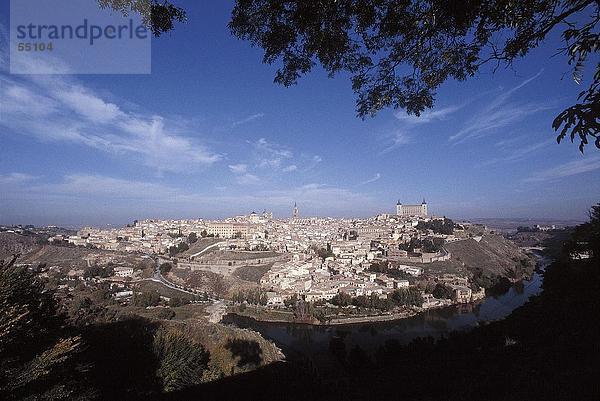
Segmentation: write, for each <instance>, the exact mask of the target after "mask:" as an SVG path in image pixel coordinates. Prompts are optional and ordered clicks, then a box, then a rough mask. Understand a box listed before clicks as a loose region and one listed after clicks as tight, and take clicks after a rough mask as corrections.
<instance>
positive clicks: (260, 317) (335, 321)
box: [227, 309, 423, 326]
mask: <svg viewBox="0 0 600 401" xmlns="http://www.w3.org/2000/svg"><path fill="white" fill-rule="evenodd" d="M263 312H265V313H263V314H257V313H254V311H252V312H250V310H249V309H246V310H245V311H239V310H229V311H228V312H227V315H235V316H240V317H244V318H249V319H252V320H255V321H256V322H262V323H287V324H300V325H309V326H338V325H350V324H362V323H375V322H389V321H395V320H400V319H406V318H409V317H413V316H416V315H417V314H419V313H421V312H423V310H421V311H416V310H406V311H402V312H396V313H389V314H381V315H367V316H349V317H339V318H332V319H327V320H325V321H319V320H317V319H311V320H301V321H299V320H296V319H294V317H293V314H292V313H291V312H288V313H289V315H291V317H290V318H288V319H286V318H277V317H275V315H273V316H272V317H269V316H268V313H269V312H267V311H263ZM280 316H281V314H280Z"/></svg>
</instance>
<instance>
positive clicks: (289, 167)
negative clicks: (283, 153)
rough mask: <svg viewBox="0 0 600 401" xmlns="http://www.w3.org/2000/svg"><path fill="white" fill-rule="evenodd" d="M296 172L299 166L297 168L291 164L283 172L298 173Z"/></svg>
mask: <svg viewBox="0 0 600 401" xmlns="http://www.w3.org/2000/svg"><path fill="white" fill-rule="evenodd" d="M296 170H298V166H296V165H295V164H290V165H289V166H287V167H284V168H283V170H282V171H283V172H284V173H289V172H292V171H296Z"/></svg>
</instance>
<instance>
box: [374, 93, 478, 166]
mask: <svg viewBox="0 0 600 401" xmlns="http://www.w3.org/2000/svg"><path fill="white" fill-rule="evenodd" d="M466 104H467V103H462V104H456V105H450V106H446V107H440V108H439V109H431V110H425V111H424V112H423V113H421V115H420V116H419V117H417V116H415V115H411V114H407V113H406V112H404V111H399V112H397V113H395V114H394V116H395V117H396V119H397V120H398V122H397V123H396V125H398V124H399V126H398V127H396V128H394V129H393V130H392V131H391V133H390V134H388V135H385V137H384V141H383V142H384V145H385V148H384V149H383V150H382V151H381V152H379V155H384V154H386V153H389V152H391V151H393V150H396V149H398V148H399V147H401V146H404V145H407V144H410V143H412V142H413V136H412V134H413V131H415V129H417V127H418V126H420V125H425V124H429V123H433V122H438V121H444V120H447V119H449V118H450V117H451V116H452V115H453V114H454V113H456V112H457V111H459V110H461V109H462V108H463V107H465V105H466Z"/></svg>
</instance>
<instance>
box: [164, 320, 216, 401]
mask: <svg viewBox="0 0 600 401" xmlns="http://www.w3.org/2000/svg"><path fill="white" fill-rule="evenodd" d="M153 349H154V354H155V355H156V357H157V358H158V360H159V367H158V370H157V372H156V375H157V376H158V377H159V378H160V379H161V381H162V384H163V389H164V391H165V392H172V391H176V390H180V389H182V388H185V387H188V386H191V385H196V384H200V383H201V381H202V373H203V372H204V370H205V369H206V367H207V365H208V359H209V353H208V352H207V351H206V350H205V349H204V348H203V347H202V346H201V345H197V344H193V343H192V342H190V340H189V339H188V338H187V337H186V336H185V335H184V334H183V333H182V332H181V331H180V330H176V329H165V328H160V329H159V330H158V331H157V332H156V334H155V336H154V344H153Z"/></svg>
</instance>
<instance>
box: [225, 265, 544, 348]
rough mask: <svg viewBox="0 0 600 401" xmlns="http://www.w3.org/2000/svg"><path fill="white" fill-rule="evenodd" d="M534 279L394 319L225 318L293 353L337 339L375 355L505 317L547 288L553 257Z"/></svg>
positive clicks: (538, 270) (326, 345)
mask: <svg viewBox="0 0 600 401" xmlns="http://www.w3.org/2000/svg"><path fill="white" fill-rule="evenodd" d="M539 259H540V260H539V263H538V269H537V270H536V272H535V273H534V274H533V276H532V278H531V280H523V281H522V282H520V283H517V284H515V285H514V286H513V287H511V288H510V289H509V290H508V291H507V292H506V293H505V294H502V295H499V296H494V297H487V298H485V299H484V300H482V301H480V302H479V303H477V304H473V305H471V304H469V305H459V306H457V305H455V306H450V307H446V308H442V309H434V310H429V311H426V312H423V313H421V314H419V315H417V316H414V317H410V318H406V319H401V320H395V321H391V322H371V323H360V324H352V325H333V326H312V325H305V324H293V323H269V322H258V321H255V320H254V319H250V318H246V317H241V316H237V315H232V314H229V315H226V316H225V317H224V318H223V323H230V324H235V325H236V326H238V327H243V328H249V329H252V330H255V331H258V332H259V333H261V334H262V335H263V337H265V338H267V339H269V340H271V341H273V342H274V343H275V344H277V346H278V347H280V348H281V349H282V350H283V352H284V353H285V354H286V356H287V357H288V358H291V359H294V358H296V357H311V358H312V357H315V356H317V355H319V356H324V355H326V354H328V353H329V350H330V348H331V343H332V340H335V341H338V342H339V341H343V343H344V346H345V349H346V350H349V349H351V348H353V347H354V346H356V345H358V346H359V347H360V348H362V349H363V350H364V351H365V352H366V353H367V354H371V355H373V354H374V353H375V352H376V351H377V349H378V348H379V347H380V346H382V345H383V344H384V343H385V342H386V341H387V340H395V341H398V342H400V343H408V342H410V341H411V340H413V339H415V338H417V337H425V336H432V337H434V338H440V337H442V336H444V335H446V334H448V333H449V332H450V331H455V330H465V329H469V328H472V327H475V326H477V325H479V324H480V323H481V322H489V321H493V320H499V319H502V318H504V317H506V316H508V315H509V314H510V313H511V312H512V311H513V310H514V309H516V308H518V307H519V306H521V305H523V304H524V303H525V302H527V300H528V299H529V297H531V296H532V295H535V294H538V293H539V292H540V291H541V285H542V280H543V276H542V274H543V270H544V268H545V267H546V266H547V264H548V260H546V259H543V258H541V257H540V258H539Z"/></svg>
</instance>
